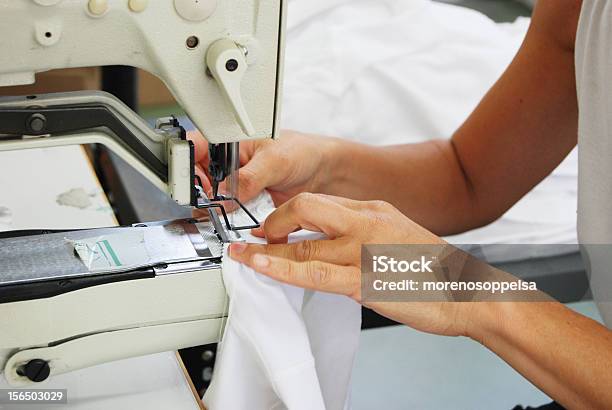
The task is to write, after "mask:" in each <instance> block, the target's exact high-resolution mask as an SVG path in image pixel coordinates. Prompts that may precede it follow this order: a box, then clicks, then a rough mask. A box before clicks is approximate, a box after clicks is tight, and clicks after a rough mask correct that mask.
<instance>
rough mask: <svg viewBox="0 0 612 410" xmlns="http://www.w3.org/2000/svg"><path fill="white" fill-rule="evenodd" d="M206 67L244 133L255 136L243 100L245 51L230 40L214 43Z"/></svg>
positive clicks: (245, 66) (245, 64)
mask: <svg viewBox="0 0 612 410" xmlns="http://www.w3.org/2000/svg"><path fill="white" fill-rule="evenodd" d="M206 66H207V67H208V70H209V71H210V74H211V75H212V76H213V78H214V79H215V80H216V81H217V83H218V84H219V87H220V88H221V91H222V93H223V95H224V96H225V99H226V100H227V102H228V103H229V105H230V106H231V108H232V111H233V113H234V116H235V117H236V120H237V121H238V124H240V127H241V128H242V131H244V133H245V134H246V135H248V136H249V137H252V136H254V135H255V128H254V127H253V124H252V123H251V119H250V117H249V114H248V113H247V111H246V108H245V106H244V101H243V100H242V92H241V90H240V89H241V83H242V78H243V77H244V74H245V73H246V70H247V62H246V55H245V51H244V49H243V48H242V47H240V46H239V45H237V44H236V43H234V42H233V41H232V40H229V39H221V40H217V41H216V42H214V43H213V44H212V45H211V46H210V48H209V49H208V52H207V53H206Z"/></svg>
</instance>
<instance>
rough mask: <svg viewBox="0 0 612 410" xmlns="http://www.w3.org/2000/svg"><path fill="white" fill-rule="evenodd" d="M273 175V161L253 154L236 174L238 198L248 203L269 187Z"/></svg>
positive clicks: (265, 156) (264, 156) (268, 157)
mask: <svg viewBox="0 0 612 410" xmlns="http://www.w3.org/2000/svg"><path fill="white" fill-rule="evenodd" d="M273 173H274V167H273V160H272V159H271V158H270V156H269V155H258V154H255V155H254V156H253V158H251V160H250V161H249V162H247V163H246V165H245V166H243V167H242V168H240V171H239V174H238V198H239V199H240V200H241V201H242V202H248V201H250V200H252V199H254V198H256V197H257V196H258V195H259V194H260V193H261V192H262V191H263V190H264V189H266V188H267V187H268V186H270V181H271V175H272V174H273Z"/></svg>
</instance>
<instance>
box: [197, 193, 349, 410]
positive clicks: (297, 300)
mask: <svg viewBox="0 0 612 410" xmlns="http://www.w3.org/2000/svg"><path fill="white" fill-rule="evenodd" d="M270 204H271V200H270V199H269V197H268V196H267V194H266V195H263V196H262V197H260V198H259V199H258V200H257V203H256V204H251V205H249V208H250V209H252V210H253V209H254V210H255V213H256V215H257V216H258V217H259V218H262V219H263V218H264V217H265V216H266V215H267V214H268V213H269V212H270V211H271V210H272V207H271V206H270ZM236 223H239V221H236ZM242 235H243V237H244V236H246V239H247V241H248V242H258V243H261V242H262V240H261V239H259V238H255V237H253V236H251V235H248V234H244V233H243V234H242ZM319 237H320V235H318V234H313V233H308V232H299V233H296V234H294V235H292V236H291V238H290V239H291V241H298V240H304V239H306V238H309V239H310V238H319ZM223 280H224V283H225V286H226V288H227V292H228V295H229V297H230V306H229V316H228V322H227V325H226V330H225V334H224V336H223V340H222V342H221V343H220V345H219V351H218V358H217V363H216V364H215V370H214V374H213V379H212V383H211V385H210V387H209V388H208V390H207V391H206V394H205V396H204V403H205V404H206V406H207V408H208V409H209V410H216V409H223V410H232V409H247V408H248V409H258V410H259V409H284V408H288V409H291V410H293V409H298V410H299V409H304V410H316V409H338V410H341V409H345V408H348V407H349V405H350V398H349V387H350V379H351V372H352V367H353V360H354V356H355V353H356V351H357V346H358V341H359V332H360V329H361V308H360V306H359V305H358V304H357V303H356V302H354V301H353V300H351V299H349V298H347V297H344V296H337V295H330V294H324V293H318V292H310V291H304V290H302V289H299V288H296V287H293V286H288V285H284V284H280V283H278V282H276V281H274V280H272V279H270V278H268V277H266V276H263V275H260V274H258V273H256V272H255V271H253V270H252V269H250V268H248V267H246V266H244V265H241V264H239V263H238V262H236V261H234V260H232V259H230V258H229V257H228V255H227V252H225V255H224V258H223Z"/></svg>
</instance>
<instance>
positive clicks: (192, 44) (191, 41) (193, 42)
mask: <svg viewBox="0 0 612 410" xmlns="http://www.w3.org/2000/svg"><path fill="white" fill-rule="evenodd" d="M186 44H187V48H192V49H193V48H196V47H197V46H198V44H200V39H199V38H197V37H196V36H190V37H188V38H187V41H186Z"/></svg>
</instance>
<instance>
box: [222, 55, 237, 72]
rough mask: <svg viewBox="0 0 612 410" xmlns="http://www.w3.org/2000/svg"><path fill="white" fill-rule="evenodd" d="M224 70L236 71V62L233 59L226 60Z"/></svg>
mask: <svg viewBox="0 0 612 410" xmlns="http://www.w3.org/2000/svg"><path fill="white" fill-rule="evenodd" d="M225 69H226V70H227V71H229V72H233V71H236V70H237V69H238V61H236V60H234V59H233V58H232V59H230V60H227V62H226V63H225Z"/></svg>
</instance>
